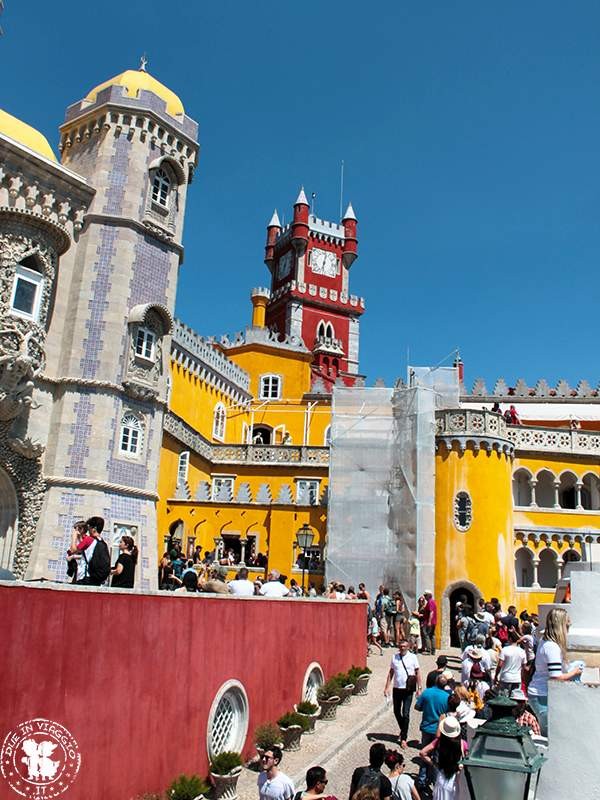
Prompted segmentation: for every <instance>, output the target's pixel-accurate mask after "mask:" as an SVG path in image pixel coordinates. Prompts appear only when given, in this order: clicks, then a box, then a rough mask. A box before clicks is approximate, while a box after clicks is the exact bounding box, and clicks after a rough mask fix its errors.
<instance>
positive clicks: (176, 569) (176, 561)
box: [171, 550, 185, 581]
mask: <svg viewBox="0 0 600 800" xmlns="http://www.w3.org/2000/svg"><path fill="white" fill-rule="evenodd" d="M171 564H172V566H173V575H174V576H175V577H176V578H179V580H180V581H181V576H182V575H183V569H184V566H185V564H184V561H183V558H182V557H181V553H180V552H179V551H178V550H172V551H171Z"/></svg>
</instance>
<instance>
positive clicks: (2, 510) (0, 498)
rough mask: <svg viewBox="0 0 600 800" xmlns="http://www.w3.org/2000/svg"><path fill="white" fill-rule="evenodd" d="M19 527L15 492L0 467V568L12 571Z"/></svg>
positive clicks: (8, 478) (17, 503)
mask: <svg viewBox="0 0 600 800" xmlns="http://www.w3.org/2000/svg"><path fill="white" fill-rule="evenodd" d="M18 526H19V501H18V499H17V492H16V490H15V487H14V485H13V482H12V481H11V479H10V477H9V476H8V475H7V473H6V472H5V471H4V470H3V469H2V468H1V467H0V567H3V568H4V569H9V570H11V571H12V569H13V559H14V555H15V550H16V546H17V533H18Z"/></svg>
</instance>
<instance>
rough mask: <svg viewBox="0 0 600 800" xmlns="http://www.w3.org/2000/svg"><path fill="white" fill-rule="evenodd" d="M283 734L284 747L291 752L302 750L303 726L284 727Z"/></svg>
mask: <svg viewBox="0 0 600 800" xmlns="http://www.w3.org/2000/svg"><path fill="white" fill-rule="evenodd" d="M281 733H282V735H283V749H284V750H287V751H289V752H293V751H294V750H300V740H301V739H302V726H301V725H290V726H289V727H288V728H282V729H281Z"/></svg>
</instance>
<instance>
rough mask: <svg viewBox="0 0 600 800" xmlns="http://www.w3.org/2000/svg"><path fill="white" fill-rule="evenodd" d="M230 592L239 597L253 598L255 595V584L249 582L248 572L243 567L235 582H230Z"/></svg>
mask: <svg viewBox="0 0 600 800" xmlns="http://www.w3.org/2000/svg"><path fill="white" fill-rule="evenodd" d="M228 586H229V591H230V592H231V594H235V595H237V597H252V595H253V594H254V584H253V583H252V581H249V580H248V570H247V569H246V567H242V568H241V569H240V571H239V572H238V574H237V578H236V579H235V580H234V581H229V584H228Z"/></svg>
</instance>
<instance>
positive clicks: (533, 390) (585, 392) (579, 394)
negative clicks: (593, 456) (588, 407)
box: [461, 378, 600, 403]
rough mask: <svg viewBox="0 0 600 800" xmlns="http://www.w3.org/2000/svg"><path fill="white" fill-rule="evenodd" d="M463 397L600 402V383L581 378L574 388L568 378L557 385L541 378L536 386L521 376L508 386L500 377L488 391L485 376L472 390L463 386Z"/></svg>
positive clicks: (522, 400) (523, 400)
mask: <svg viewBox="0 0 600 800" xmlns="http://www.w3.org/2000/svg"><path fill="white" fill-rule="evenodd" d="M461 397H463V398H464V399H465V400H466V399H473V398H477V399H480V400H496V401H502V400H504V401H505V402H506V401H507V400H513V401H514V400H518V401H519V402H525V403H526V402H534V401H535V402H537V401H539V400H540V399H543V400H544V402H559V403H571V402H578V401H579V402H586V403H600V384H599V385H598V387H596V388H593V387H592V386H590V384H589V383H588V382H587V381H586V380H581V381H579V383H578V384H577V386H576V387H575V388H572V387H571V386H570V385H569V383H568V382H567V381H566V380H560V381H558V383H557V384H556V386H555V387H552V386H550V385H549V383H548V382H547V381H546V380H545V379H544V378H541V379H540V380H539V381H537V383H536V384H535V386H528V385H527V383H526V382H525V380H524V379H523V378H519V379H518V380H517V382H516V383H515V385H514V386H508V384H507V383H506V381H505V380H504V378H499V379H498V380H497V381H496V383H495V385H494V388H493V390H492V391H491V392H489V391H488V389H487V386H486V384H485V381H484V380H483V378H477V380H476V381H475V383H474V384H473V388H472V390H471V392H470V393H469V391H468V390H467V389H466V387H465V386H464V385H463V386H461Z"/></svg>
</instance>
